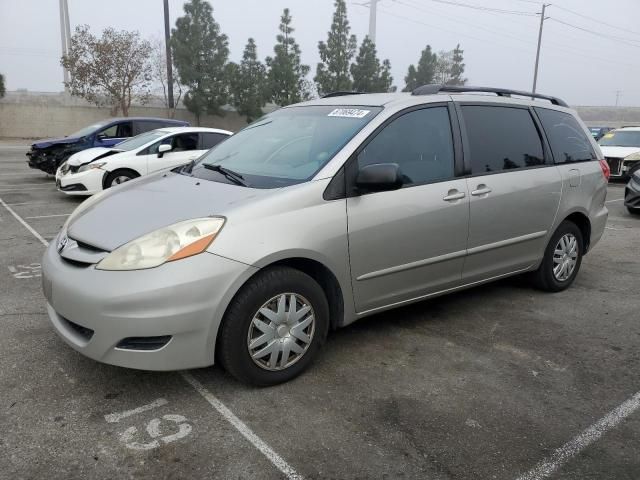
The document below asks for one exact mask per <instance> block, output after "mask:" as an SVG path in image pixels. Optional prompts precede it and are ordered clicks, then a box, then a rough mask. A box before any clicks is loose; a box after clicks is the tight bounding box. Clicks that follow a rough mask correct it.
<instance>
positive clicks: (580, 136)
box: [535, 107, 596, 164]
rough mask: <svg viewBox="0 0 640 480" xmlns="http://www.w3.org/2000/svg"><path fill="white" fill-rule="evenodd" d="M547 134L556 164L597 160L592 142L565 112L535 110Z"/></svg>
mask: <svg viewBox="0 0 640 480" xmlns="http://www.w3.org/2000/svg"><path fill="white" fill-rule="evenodd" d="M535 110H536V113H537V114H538V117H539V118H540V122H541V123H542V127H543V128H544V131H545V132H546V134H547V138H548V139H549V144H550V145H551V151H552V152H553V159H554V161H555V163H556V164H563V163H573V162H584V161H588V160H595V159H596V154H595V152H594V151H593V148H592V147H591V142H590V141H589V138H588V137H587V134H586V133H585V132H584V130H583V129H582V127H581V126H580V124H579V123H578V121H577V120H576V119H575V118H573V115H570V114H568V113H565V112H559V111H557V110H550V109H548V108H538V107H536V108H535Z"/></svg>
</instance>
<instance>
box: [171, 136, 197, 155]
mask: <svg viewBox="0 0 640 480" xmlns="http://www.w3.org/2000/svg"><path fill="white" fill-rule="evenodd" d="M197 149H198V134H197V133H181V134H180V135H175V136H174V137H173V138H172V140H171V151H172V152H188V151H191V150H197Z"/></svg>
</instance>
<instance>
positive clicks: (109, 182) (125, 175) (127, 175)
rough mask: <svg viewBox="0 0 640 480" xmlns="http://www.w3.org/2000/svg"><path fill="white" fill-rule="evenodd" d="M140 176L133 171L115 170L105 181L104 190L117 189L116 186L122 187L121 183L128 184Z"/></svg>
mask: <svg viewBox="0 0 640 480" xmlns="http://www.w3.org/2000/svg"><path fill="white" fill-rule="evenodd" d="M138 176H139V175H138V174H137V173H136V172H134V171H132V170H114V171H113V172H111V173H110V174H109V175H107V178H106V179H105V181H104V188H111V187H115V186H116V185H120V184H121V183H125V182H128V181H129V180H133V179H134V178H136V177H138Z"/></svg>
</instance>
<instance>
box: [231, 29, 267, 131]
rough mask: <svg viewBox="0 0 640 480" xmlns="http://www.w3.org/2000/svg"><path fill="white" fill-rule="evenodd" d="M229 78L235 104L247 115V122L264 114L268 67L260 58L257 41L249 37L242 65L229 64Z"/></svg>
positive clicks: (240, 111)
mask: <svg viewBox="0 0 640 480" xmlns="http://www.w3.org/2000/svg"><path fill="white" fill-rule="evenodd" d="M228 71H229V79H230V82H229V83H230V84H231V85H232V87H231V96H232V99H233V104H234V106H235V107H236V108H237V110H238V113H239V114H240V115H244V116H246V117H247V122H248V123H251V122H252V121H254V120H256V119H258V118H260V117H261V116H262V115H263V112H262V107H264V106H265V104H266V103H267V98H268V96H269V90H268V84H267V83H266V82H265V80H266V77H267V69H266V67H265V66H264V65H263V64H262V63H261V62H260V61H259V60H258V52H257V47H256V42H255V41H254V40H253V38H250V39H249V42H248V43H247V46H246V47H245V48H244V54H243V55H242V62H240V65H237V64H235V63H232V64H229V67H228Z"/></svg>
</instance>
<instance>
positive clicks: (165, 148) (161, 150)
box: [158, 143, 173, 158]
mask: <svg viewBox="0 0 640 480" xmlns="http://www.w3.org/2000/svg"><path fill="white" fill-rule="evenodd" d="M172 148H173V147H172V146H171V145H169V144H167V143H163V144H162V145H160V146H159V147H158V158H162V157H163V155H164V154H165V153H167V152H170V151H171V149H172Z"/></svg>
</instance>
